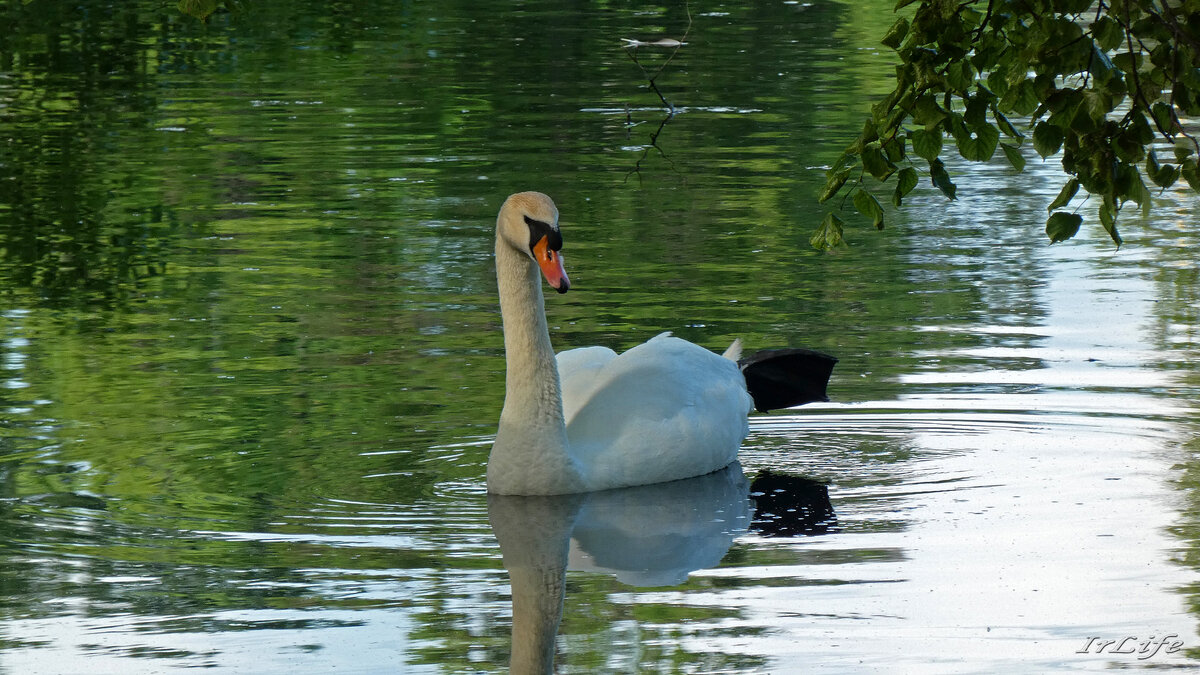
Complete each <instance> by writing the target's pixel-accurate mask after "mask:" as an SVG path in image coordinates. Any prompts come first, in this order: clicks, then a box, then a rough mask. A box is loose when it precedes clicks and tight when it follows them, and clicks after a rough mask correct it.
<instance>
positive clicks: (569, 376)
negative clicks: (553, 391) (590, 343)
mask: <svg viewBox="0 0 1200 675" xmlns="http://www.w3.org/2000/svg"><path fill="white" fill-rule="evenodd" d="M615 358H617V353H616V352H614V351H613V350H611V349H609V348H608V347H580V348H578V349H568V350H567V351H564V352H559V354H558V356H556V357H555V360H556V361H557V362H558V379H559V381H560V382H561V383H562V402H563V420H564V421H566V423H567V424H570V423H571V418H573V417H575V413H576V412H577V411H578V410H579V407H580V406H581V405H582V404H583V403H584V402H585V401H587V400H588V399H589V398H590V397H591V395H592V392H593V391H594V390H595V389H596V386H597V384H599V382H600V380H601V378H600V372H601V371H602V370H603V369H604V366H605V365H607V364H608V363H609V362H610V361H612V360H613V359H615Z"/></svg>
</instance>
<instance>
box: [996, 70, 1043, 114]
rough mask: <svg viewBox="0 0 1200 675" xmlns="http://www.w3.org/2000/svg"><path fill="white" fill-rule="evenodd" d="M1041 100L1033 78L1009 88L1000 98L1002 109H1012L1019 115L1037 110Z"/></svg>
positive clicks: (1006, 110)
mask: <svg viewBox="0 0 1200 675" xmlns="http://www.w3.org/2000/svg"><path fill="white" fill-rule="evenodd" d="M1041 102H1042V101H1041V99H1040V98H1039V97H1038V94H1037V87H1035V86H1034V84H1033V80H1029V79H1025V80H1021V81H1020V82H1018V83H1017V84H1016V85H1015V86H1012V87H1009V88H1008V91H1007V92H1005V93H1004V96H1002V97H1001V98H1000V109H1001V110H1003V111H1005V112H1008V111H1012V112H1015V113H1017V114H1018V115H1028V114H1030V113H1032V112H1033V111H1034V110H1036V109H1037V107H1038V104H1040V103H1041Z"/></svg>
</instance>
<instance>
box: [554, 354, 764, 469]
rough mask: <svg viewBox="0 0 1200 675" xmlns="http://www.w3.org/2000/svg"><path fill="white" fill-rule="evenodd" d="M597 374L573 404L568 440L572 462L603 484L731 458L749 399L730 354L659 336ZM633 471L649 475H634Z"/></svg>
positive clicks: (712, 464) (714, 466) (741, 433)
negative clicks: (601, 478) (576, 461)
mask: <svg viewBox="0 0 1200 675" xmlns="http://www.w3.org/2000/svg"><path fill="white" fill-rule="evenodd" d="M594 374H595V378H596V379H595V382H594V383H593V385H592V387H591V389H590V391H589V393H588V395H587V397H586V398H585V399H580V400H577V401H574V402H573V403H572V412H573V414H571V415H569V416H567V418H566V420H567V438H568V439H569V441H570V444H571V452H572V453H578V457H577V459H579V460H580V461H581V462H582V463H583V464H584V465H586V466H589V467H590V468H591V469H592V470H594V471H595V472H597V474H598V475H602V476H606V477H607V478H608V479H609V480H608V481H605V482H610V481H611V482H612V484H626V485H632V484H638V483H648V482H657V481H660V480H674V479H676V478H685V477H688V476H696V475H701V474H704V473H708V472H710V471H715V470H717V469H720V468H722V467H723V466H726V465H727V464H729V462H731V461H733V459H734V458H735V457H736V454H737V449H738V447H739V446H740V444H741V441H742V439H743V438H745V436H746V432H747V421H746V417H747V415H748V413H749V411H750V405H751V403H750V396H749V394H748V393H747V392H746V387H745V380H744V379H743V378H742V375H741V373H740V372H739V371H738V368H737V366H736V364H734V363H733V362H732V361H730V360H729V359H725V358H723V357H721V356H719V355H717V354H714V353H712V352H710V351H708V350H707V349H704V348H702V347H699V346H697V345H695V344H692V343H690V342H687V341H686V340H681V339H679V338H675V337H667V336H659V337H656V338H654V339H652V340H650V341H649V342H646V343H643V344H641V345H638V346H636V347H634V348H633V349H630V350H629V351H627V352H625V353H623V354H621V355H620V356H618V357H616V358H614V359H611V360H610V361H609V362H608V363H606V364H604V365H602V366H601V367H599V368H598V369H597V370H595V371H594ZM638 472H649V473H652V474H654V475H642V476H640V477H639V480H632V478H633V477H634V476H633V475H634V474H638ZM660 472H661V473H663V476H658V473H660ZM617 474H620V475H619V476H618V475H617Z"/></svg>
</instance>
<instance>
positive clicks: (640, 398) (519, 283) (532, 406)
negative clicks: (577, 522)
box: [487, 192, 836, 495]
mask: <svg viewBox="0 0 1200 675" xmlns="http://www.w3.org/2000/svg"><path fill="white" fill-rule="evenodd" d="M561 248H562V235H561V233H560V232H559V229H558V209H557V208H556V207H555V206H554V202H553V201H551V200H550V198H549V197H547V196H546V195H544V194H542V193H540V192H520V193H517V194H514V195H511V196H510V197H509V198H508V199H507V200H505V202H504V205H503V206H502V207H501V208H500V214H499V215H498V216H497V218H496V278H497V282H498V285H499V291H500V312H501V315H502V316H503V319H504V351H505V357H506V360H507V370H506V373H505V387H506V391H505V397H504V409H503V411H502V412H501V414H500V426H499V430H498V432H497V434H496V442H495V444H494V445H493V447H492V451H491V455H490V456H489V458H488V467H487V486H488V491H489V492H494V493H499V494H521V495H549V494H567V493H575V492H590V491H594V490H605V489H609V488H616V487H626V486H632V485H645V484H650V483H660V482H665V481H670V480H676V479H680V478H689V477H691V476H699V475H703V474H706V473H710V472H713V471H716V470H718V469H721V468H723V467H725V466H728V465H729V464H730V463H731V462H733V461H734V459H736V457H737V452H738V449H739V448H740V447H741V443H742V440H743V439H744V438H745V437H746V434H747V433H748V431H749V426H748V421H747V416H748V414H749V413H750V409H751V407H752V404H753V401H758V394H757V393H755V398H754V399H753V401H752V398H751V393H750V392H748V390H747V379H749V375H748V374H747V375H743V373H742V371H741V370H740V369H739V367H738V363H737V359H738V356H739V352H740V345H739V343H738V342H736V341H735V343H734V345H733V346H732V347H730V349H729V350H727V351H726V353H725V355H717V354H714V353H713V352H710V351H709V350H707V349H705V348H703V347H700V346H698V345H695V344H692V343H691V342H687V341H686V340H681V339H679V338H676V337H671V336H670V335H668V334H665V333H664V334H662V335H659V336H657V337H655V338H653V339H651V340H650V341H648V342H645V343H643V344H641V345H638V346H636V347H634V348H632V349H630V350H629V351H626V352H625V353H623V354H621V355H619V356H618V355H617V354H616V353H615V352H613V351H612V350H611V349H607V348H605V347H584V348H581V349H572V350H569V351H565V352H563V353H561V354H559V355H558V357H557V359H556V358H555V355H554V350H553V348H552V347H551V345H550V334H549V331H548V328H547V325H546V314H545V305H544V300H543V296H542V288H541V280H540V279H539V278H538V276H539V268H540V271H541V273H542V275H544V276H545V278H546V281H547V283H549V284H550V285H551V286H552V287H554V288H555V289H556V290H557V291H558V292H559V293H565V292H566V291H567V289H568V288H570V281H569V280H568V278H567V274H566V270H565V269H564V267H563V262H562V256H561V255H560V253H559V251H560V250H561ZM803 351H804V350H789V351H788V353H789V354H793V353H795V352H803ZM804 354H805V356H806V357H808V358H814V359H818V360H821V359H823V361H821V362H820V363H819V364H818V367H817V368H816V371H818V372H817V374H816V375H812V374H805V375H804V378H805V379H807V381H806V382H803V383H802V387H801V388H802V389H803V390H804V392H805V393H804V395H803V396H801V397H799V398H797V397H793V398H791V399H787V400H788V401H789V402H790V404H796V403H803V402H807V401H811V400H823V399H824V386H825V381H827V380H828V378H829V369H831V368H832V362H834V361H836V360H835V359H833V358H832V357H827V356H824V355H819V354H815V353H814V352H804ZM808 355H811V356H808ZM826 362H827V363H826ZM826 366H827V367H826ZM820 371H823V378H822V376H821V372H820ZM767 379H769V380H771V382H770V383H769V387H768V388H771V389H772V391H774V390H775V389H777V388H778V387H779V386H780V380H785V379H786V378H784V377H781V376H780V375H779V374H778V373H771V377H769V378H767ZM816 380H820V381H819V382H816ZM816 385H819V387H817V386H816ZM785 387H786V383H785ZM814 388H815V389H819V391H818V392H816V393H814V390H815V389H814ZM771 407H782V406H780V405H777V404H773V405H772V406H771ZM759 408H760V409H765V408H764V407H763V405H759Z"/></svg>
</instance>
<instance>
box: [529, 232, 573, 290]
mask: <svg viewBox="0 0 1200 675" xmlns="http://www.w3.org/2000/svg"><path fill="white" fill-rule="evenodd" d="M533 259H534V260H536V261H537V264H538V267H540V268H542V276H544V277H546V283H548V284H550V285H551V286H553V287H554V290H556V291H558V292H559V293H566V292H567V289H569V288H571V280H570V279H568V278H567V270H566V268H564V267H563V259H562V255H561V254H560V253H559V252H558V251H552V250H550V238H549V237H542V238H541V239H539V240H538V243H536V244H534V245H533Z"/></svg>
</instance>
